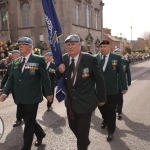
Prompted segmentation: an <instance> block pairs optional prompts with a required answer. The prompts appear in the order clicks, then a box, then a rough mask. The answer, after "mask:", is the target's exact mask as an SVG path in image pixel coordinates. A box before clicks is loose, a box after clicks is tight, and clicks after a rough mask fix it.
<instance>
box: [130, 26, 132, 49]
mask: <svg viewBox="0 0 150 150" xmlns="http://www.w3.org/2000/svg"><path fill="white" fill-rule="evenodd" d="M130 48H131V51H132V25H131V41H130Z"/></svg>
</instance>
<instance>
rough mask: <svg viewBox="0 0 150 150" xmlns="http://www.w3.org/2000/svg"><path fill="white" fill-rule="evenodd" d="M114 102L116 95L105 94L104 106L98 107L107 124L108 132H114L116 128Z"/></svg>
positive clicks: (115, 101)
mask: <svg viewBox="0 0 150 150" xmlns="http://www.w3.org/2000/svg"><path fill="white" fill-rule="evenodd" d="M116 104H117V95H107V102H106V103H105V105H104V106H101V107H98V108H99V110H100V112H101V114H102V118H103V120H104V122H105V123H106V124H107V130H108V133H112V134H113V133H114V132H115V128H116Z"/></svg>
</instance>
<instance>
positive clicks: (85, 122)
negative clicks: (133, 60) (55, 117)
mask: <svg viewBox="0 0 150 150" xmlns="http://www.w3.org/2000/svg"><path fill="white" fill-rule="evenodd" d="M65 43H66V50H67V53H66V54H65V55H64V56H63V60H64V64H60V66H59V67H58V69H59V71H60V73H64V74H65V86H66V89H67V97H66V100H65V106H66V109H67V116H68V122H69V127H70V129H71V130H72V132H73V133H74V135H75V136H76V138H77V147H78V150H87V149H88V145H89V144H90V140H89V130H90V123H91V115H92V112H93V111H94V110H95V108H96V107H97V106H99V107H101V106H103V105H104V104H105V102H106V95H105V86H104V79H103V76H102V73H101V70H100V68H99V66H98V62H97V60H96V58H95V57H94V56H92V55H90V54H88V53H83V52H81V43H80V37H79V36H78V35H70V36H68V37H67V38H66V40H65ZM96 93H97V94H96Z"/></svg>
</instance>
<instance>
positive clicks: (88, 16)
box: [86, 5, 90, 28]
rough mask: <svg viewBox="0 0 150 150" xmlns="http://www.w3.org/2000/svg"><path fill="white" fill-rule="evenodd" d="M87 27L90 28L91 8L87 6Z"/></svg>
mask: <svg viewBox="0 0 150 150" xmlns="http://www.w3.org/2000/svg"><path fill="white" fill-rule="evenodd" d="M86 27H87V28H89V27H90V7H89V5H87V7H86Z"/></svg>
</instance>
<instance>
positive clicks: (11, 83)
mask: <svg viewBox="0 0 150 150" xmlns="http://www.w3.org/2000/svg"><path fill="white" fill-rule="evenodd" d="M18 44H19V51H20V53H21V56H22V57H19V58H18V59H16V60H15V61H13V64H12V67H11V73H10V76H9V78H8V80H7V82H6V86H5V87H4V90H3V93H2V95H1V96H0V101H1V102H3V101H4V100H5V99H6V98H7V96H8V95H9V93H10V92H11V90H12V88H13V89H14V95H15V103H16V104H20V106H21V108H22V117H23V120H24V123H25V127H24V133H23V139H24V143H23V147H22V150H30V149H31V146H32V141H33V135H34V133H35V135H36V137H37V141H36V142H35V144H34V145H35V146H39V145H41V143H42V140H43V138H44V137H45V136H46V134H45V132H44V130H43V129H42V127H41V126H40V125H39V124H38V122H37V121H36V116H37V110H38V105H39V103H40V102H41V101H42V99H43V95H42V86H43V87H44V90H45V95H46V97H47V99H48V100H49V101H50V102H51V101H52V98H53V96H52V91H51V86H50V79H49V76H48V73H47V70H46V63H45V61H44V58H43V57H41V56H38V55H34V54H32V49H33V41H32V39H31V38H29V37H22V38H20V39H19V40H18Z"/></svg>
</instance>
